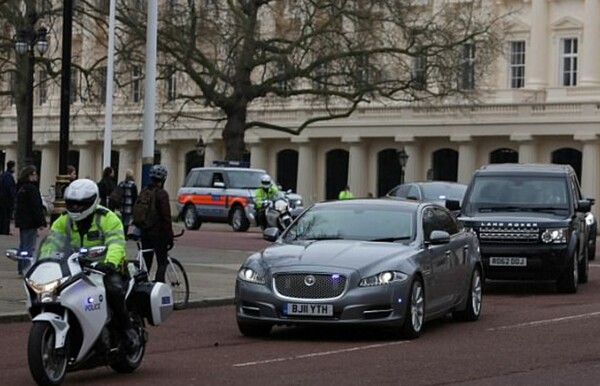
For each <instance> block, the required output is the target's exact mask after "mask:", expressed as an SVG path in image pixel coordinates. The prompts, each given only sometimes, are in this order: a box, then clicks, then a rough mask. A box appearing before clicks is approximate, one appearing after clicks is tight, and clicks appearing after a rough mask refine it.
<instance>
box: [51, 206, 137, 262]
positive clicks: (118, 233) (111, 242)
mask: <svg viewBox="0 0 600 386" xmlns="http://www.w3.org/2000/svg"><path fill="white" fill-rule="evenodd" d="M100 245H105V246H106V247H107V251H106V255H105V256H104V262H108V263H112V264H113V265H114V266H115V267H117V269H119V270H122V269H123V267H124V263H125V260H126V257H127V252H126V249H125V235H124V233H123V223H122V222H121V220H120V219H119V217H118V216H117V215H116V214H115V213H114V212H112V211H110V210H108V209H106V208H104V207H102V206H98V209H96V212H95V213H94V219H93V221H92V224H91V225H90V229H89V230H88V231H87V233H86V234H85V235H84V237H83V240H82V238H81V236H80V235H79V231H78V230H77V223H74V222H73V221H72V220H71V218H70V217H69V215H68V214H66V213H64V214H62V215H61V216H60V217H59V218H57V219H56V221H54V223H53V224H52V228H50V233H49V234H48V236H47V237H46V239H45V240H44V242H43V244H42V246H41V247H40V258H44V257H49V256H52V255H53V254H55V253H57V252H62V253H64V254H65V256H68V255H70V254H72V253H73V251H76V250H78V249H79V248H81V247H86V248H90V247H96V246H100Z"/></svg>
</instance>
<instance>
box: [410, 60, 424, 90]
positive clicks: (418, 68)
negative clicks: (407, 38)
mask: <svg viewBox="0 0 600 386" xmlns="http://www.w3.org/2000/svg"><path fill="white" fill-rule="evenodd" d="M412 81H413V88H414V89H415V90H425V89H426V88H427V57H426V56H425V55H420V56H417V57H414V58H413V68H412Z"/></svg>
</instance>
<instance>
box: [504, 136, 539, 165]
mask: <svg viewBox="0 0 600 386" xmlns="http://www.w3.org/2000/svg"><path fill="white" fill-rule="evenodd" d="M510 140H511V141H516V142H518V143H519V163H522V164H527V163H536V162H538V160H537V143H536V141H535V140H534V139H533V137H532V136H531V135H529V134H516V135H511V136H510Z"/></svg>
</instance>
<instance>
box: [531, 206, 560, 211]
mask: <svg viewBox="0 0 600 386" xmlns="http://www.w3.org/2000/svg"><path fill="white" fill-rule="evenodd" d="M529 210H531V211H532V212H555V211H557V210H567V208H565V207H560V206H542V207H536V208H530V209H529Z"/></svg>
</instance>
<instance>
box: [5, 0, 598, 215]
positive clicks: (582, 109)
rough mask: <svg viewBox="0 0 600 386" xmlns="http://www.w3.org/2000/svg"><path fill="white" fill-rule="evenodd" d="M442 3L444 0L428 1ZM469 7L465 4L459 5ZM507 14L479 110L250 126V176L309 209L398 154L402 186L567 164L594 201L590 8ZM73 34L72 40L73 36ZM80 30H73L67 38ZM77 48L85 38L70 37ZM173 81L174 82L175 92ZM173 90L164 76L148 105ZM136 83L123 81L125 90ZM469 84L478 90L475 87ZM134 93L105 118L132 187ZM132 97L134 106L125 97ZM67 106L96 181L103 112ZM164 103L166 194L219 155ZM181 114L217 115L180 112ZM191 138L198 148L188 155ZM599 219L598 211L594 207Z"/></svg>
mask: <svg viewBox="0 0 600 386" xmlns="http://www.w3.org/2000/svg"><path fill="white" fill-rule="evenodd" d="M431 1H434V2H440V3H441V2H447V1H450V0H431ZM466 1H468V0H466ZM493 3H494V4H495V5H496V6H497V7H500V8H503V9H509V8H512V9H516V10H518V11H517V12H515V14H514V15H513V16H512V17H511V23H510V25H509V33H508V35H507V37H506V56H505V57H502V58H498V64H497V67H496V72H495V74H494V79H493V81H494V84H495V88H494V89H489V90H486V92H485V93H484V95H483V96H482V103H480V104H478V105H476V106H474V107H469V108H468V109H465V108H461V107H458V106H453V105H443V106H438V107H434V106H431V107H410V106H396V107H394V106H376V105H374V104H371V105H369V106H364V107H361V108H359V109H358V110H357V111H356V112H355V113H354V114H353V115H352V116H351V117H349V118H347V119H339V120H333V121H326V122H321V123H319V124H315V125H314V126H311V127H309V128H308V129H306V130H304V131H303V132H302V133H301V134H300V135H299V136H291V135H288V134H285V133H282V132H277V131H272V130H266V129H251V130H248V131H247V132H246V136H245V141H246V144H247V150H248V158H249V161H250V164H251V166H252V167H259V168H264V169H266V170H267V171H268V172H269V173H271V174H272V175H273V176H274V177H275V178H276V179H277V180H278V181H279V182H280V183H281V184H282V185H283V186H284V188H286V189H287V188H289V189H294V190H296V191H298V192H299V193H300V194H302V195H303V197H304V199H305V202H307V203H312V202H316V201H320V200H325V199H331V198H335V197H337V193H338V192H339V190H341V189H342V188H343V186H344V185H345V184H346V182H347V183H348V184H349V185H350V188H351V190H352V191H353V192H354V194H355V195H356V196H367V195H368V194H369V193H371V194H373V195H374V196H379V195H383V194H385V193H386V192H387V191H388V190H389V189H390V188H391V187H393V186H395V185H396V184H398V183H399V182H400V178H401V177H400V176H401V170H400V166H399V162H398V158H397V151H398V150H399V149H401V148H404V150H405V151H406V153H407V154H408V160H407V164H406V167H405V170H404V178H405V180H406V181H414V180H426V179H434V180H449V181H458V182H462V183H468V182H469V180H470V178H471V175H472V173H473V171H474V170H475V169H477V168H478V167H479V166H481V165H483V164H487V163H492V162H544V163H547V162H554V163H569V164H571V165H572V166H573V167H574V168H575V170H576V172H577V174H578V176H579V177H580V181H581V184H582V187H583V191H584V192H585V194H586V195H587V196H589V197H594V198H596V199H598V198H599V194H600V186H599V180H600V170H599V168H598V165H599V162H600V148H599V145H598V135H599V134H600V22H599V21H600V1H598V0H493ZM79 32H81V31H79ZM77 34H78V31H74V36H79V35H77ZM75 42H76V43H75V47H80V48H81V47H85V36H80V38H79V40H78V39H76V40H75ZM177 82H179V83H177ZM181 84H183V82H182V81H181V79H180V78H173V79H167V80H166V84H165V85H160V86H159V88H160V89H159V90H158V98H159V100H160V99H161V98H163V100H164V98H167V99H168V97H169V93H170V92H172V90H173V89H174V88H175V87H177V86H181ZM134 86H135V82H133V83H132V87H134ZM475 86H476V85H475ZM44 92H45V93H46V94H47V95H45V99H43V101H42V100H41V97H40V96H39V90H38V94H36V98H37V99H36V100H38V101H39V102H40V103H36V106H35V109H34V116H35V122H34V150H35V156H36V160H37V162H39V163H40V165H41V182H40V187H41V190H42V193H45V192H46V191H47V190H48V189H49V188H50V187H51V185H53V184H54V181H55V176H56V174H57V172H58V170H57V169H58V146H59V99H58V98H59V95H60V93H59V90H58V89H50V90H47V91H44ZM135 92H136V90H135V89H133V90H130V91H125V92H123V93H124V94H127V97H124V96H122V95H121V96H119V95H117V96H116V98H115V108H114V115H113V131H112V160H113V162H112V164H113V166H116V167H117V169H118V171H119V179H121V178H123V176H124V171H125V169H127V168H132V169H134V170H135V171H136V173H137V181H139V180H140V173H141V158H142V154H141V152H142V123H143V117H142V113H143V108H142V106H141V103H140V100H139V97H138V98H137V99H136V98H135ZM132 95H133V97H132ZM81 106H82V102H81V101H74V103H73V105H72V113H73V119H72V123H71V131H70V133H71V134H70V139H71V143H70V154H69V158H70V163H74V164H76V166H77V167H78V170H79V175H80V176H88V177H90V178H92V179H95V180H99V179H100V176H101V169H102V155H103V146H104V141H103V138H104V115H103V114H104V111H103V109H102V108H98V109H96V110H95V111H96V113H95V115H94V114H93V113H90V112H89V111H87V113H86V114H79V113H78V111H80V107H81ZM168 109H169V104H168V103H167V104H160V108H159V109H158V111H157V121H158V122H163V123H162V124H159V125H157V130H156V142H155V147H156V157H157V160H158V161H160V162H161V163H162V164H164V165H165V166H166V167H167V168H168V170H169V178H168V180H167V189H168V190H169V192H170V194H171V197H172V198H173V199H175V198H176V192H177V189H178V187H179V186H180V185H181V183H182V182H183V179H184V177H185V175H186V173H187V171H188V170H189V168H190V167H193V166H201V165H210V164H211V163H212V161H214V160H219V159H222V158H223V157H224V149H223V143H222V140H221V133H220V129H221V128H220V127H219V126H216V127H215V126H214V125H213V124H209V123H201V122H199V121H186V120H185V119H180V120H178V121H176V122H175V123H169V122H170V121H169V120H168V119H167V115H168V113H169V110H168ZM186 113H187V114H189V115H193V114H202V115H204V116H211V114H216V113H215V112H214V111H211V110H204V109H198V110H189V111H186ZM313 113H314V111H313V110H311V108H308V107H306V106H302V105H299V104H290V105H288V106H281V105H269V104H268V103H265V104H264V105H263V106H260V107H253V108H252V109H251V111H250V116H249V119H255V118H256V119H262V120H268V121H271V122H274V123H276V124H282V125H284V126H290V127H293V126H294V125H298V124H299V123H301V122H303V121H304V120H305V119H306V118H307V117H308V116H310V115H311V114H313ZM15 117H16V112H15V109H14V106H13V108H12V109H11V108H9V109H5V110H4V111H3V112H2V113H1V114H0V149H2V153H1V155H0V157H1V158H0V160H1V161H3V163H4V161H6V160H8V159H16V148H15V141H16V132H15V127H16V124H15ZM199 139H202V142H203V143H204V145H206V147H205V148H204V147H202V148H200V147H199V146H198V142H199ZM595 211H596V212H598V210H597V208H596V209H595Z"/></svg>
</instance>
